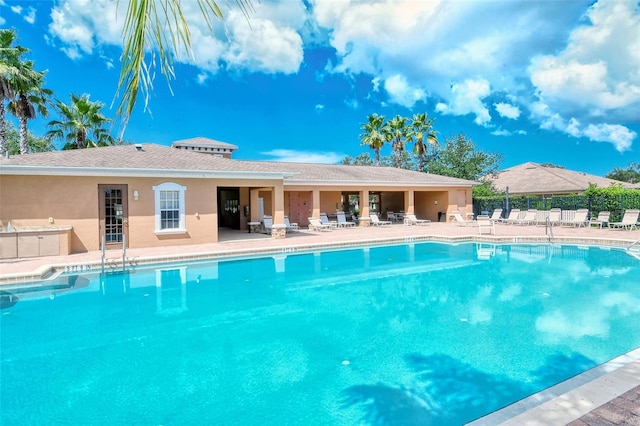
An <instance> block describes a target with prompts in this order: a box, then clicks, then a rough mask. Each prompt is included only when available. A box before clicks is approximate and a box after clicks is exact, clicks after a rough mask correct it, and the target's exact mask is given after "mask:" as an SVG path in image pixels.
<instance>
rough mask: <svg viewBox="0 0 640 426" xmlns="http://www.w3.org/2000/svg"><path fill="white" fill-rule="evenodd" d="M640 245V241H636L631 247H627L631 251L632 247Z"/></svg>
mask: <svg viewBox="0 0 640 426" xmlns="http://www.w3.org/2000/svg"><path fill="white" fill-rule="evenodd" d="M638 244H640V239H637V240H636V241H634V242H633V243H632V244H631V245H630V246H629V247H627V250H629V251H631V247H633V246H635V245H638Z"/></svg>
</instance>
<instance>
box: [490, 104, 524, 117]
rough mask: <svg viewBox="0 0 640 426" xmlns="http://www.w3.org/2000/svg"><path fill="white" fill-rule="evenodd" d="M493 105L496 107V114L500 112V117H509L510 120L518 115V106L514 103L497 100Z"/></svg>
mask: <svg viewBox="0 0 640 426" xmlns="http://www.w3.org/2000/svg"><path fill="white" fill-rule="evenodd" d="M493 106H494V107H495V108H496V111H497V112H498V114H500V117H505V118H510V119H512V120H515V119H516V118H518V117H520V108H518V107H517V106H516V105H511V104H507V103H505V102H498V103H495V104H493Z"/></svg>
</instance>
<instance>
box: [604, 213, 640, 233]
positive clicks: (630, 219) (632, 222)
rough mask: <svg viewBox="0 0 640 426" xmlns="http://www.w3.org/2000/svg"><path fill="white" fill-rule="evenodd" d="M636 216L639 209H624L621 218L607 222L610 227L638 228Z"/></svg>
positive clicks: (638, 214) (639, 214)
mask: <svg viewBox="0 0 640 426" xmlns="http://www.w3.org/2000/svg"><path fill="white" fill-rule="evenodd" d="M638 216H640V210H638V209H632V210H625V212H624V215H623V216H622V220H621V221H620V222H611V223H609V228H611V229H628V230H632V229H638Z"/></svg>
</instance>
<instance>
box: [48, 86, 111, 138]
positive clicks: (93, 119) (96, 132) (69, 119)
mask: <svg viewBox="0 0 640 426" xmlns="http://www.w3.org/2000/svg"><path fill="white" fill-rule="evenodd" d="M103 107H104V104H103V103H101V102H98V101H95V102H92V101H90V100H89V95H81V96H78V95H74V94H71V104H70V105H67V104H65V103H64V102H62V101H57V102H56V110H57V111H58V114H60V118H61V119H60V120H53V121H50V122H49V124H48V126H49V127H50V128H51V130H49V131H48V132H47V137H50V138H52V139H61V140H64V141H66V144H65V145H64V146H63V148H62V149H82V148H90V147H96V146H106V145H113V144H114V139H113V137H112V136H111V135H110V134H109V131H108V130H107V129H106V128H104V127H103V126H105V125H106V124H109V123H110V122H111V119H109V118H107V117H105V116H104V115H103V114H102V113H101V112H100V110H101V109H102V108H103Z"/></svg>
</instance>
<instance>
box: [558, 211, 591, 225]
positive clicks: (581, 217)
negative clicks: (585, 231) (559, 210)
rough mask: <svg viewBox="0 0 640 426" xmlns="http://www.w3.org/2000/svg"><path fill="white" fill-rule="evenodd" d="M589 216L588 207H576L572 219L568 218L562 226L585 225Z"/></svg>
mask: <svg viewBox="0 0 640 426" xmlns="http://www.w3.org/2000/svg"><path fill="white" fill-rule="evenodd" d="M588 216H589V209H578V210H576V214H575V215H574V216H573V219H569V220H567V221H565V222H564V223H563V225H564V226H576V227H578V228H579V227H581V226H587V223H589V220H588V219H587V217H588Z"/></svg>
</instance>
